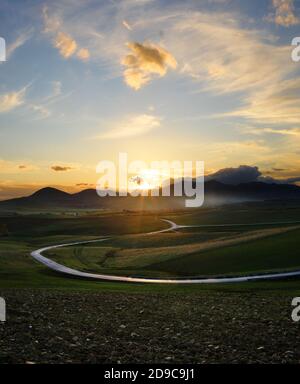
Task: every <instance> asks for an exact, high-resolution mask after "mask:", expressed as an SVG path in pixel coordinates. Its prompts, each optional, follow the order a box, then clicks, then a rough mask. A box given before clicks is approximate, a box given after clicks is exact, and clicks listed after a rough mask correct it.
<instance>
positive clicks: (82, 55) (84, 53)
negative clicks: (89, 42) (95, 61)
mask: <svg viewBox="0 0 300 384" xmlns="http://www.w3.org/2000/svg"><path fill="white" fill-rule="evenodd" d="M76 55H77V57H78V58H79V59H81V60H88V59H89V58H90V51H89V50H88V49H87V48H81V49H79V50H78V51H77V54H76Z"/></svg>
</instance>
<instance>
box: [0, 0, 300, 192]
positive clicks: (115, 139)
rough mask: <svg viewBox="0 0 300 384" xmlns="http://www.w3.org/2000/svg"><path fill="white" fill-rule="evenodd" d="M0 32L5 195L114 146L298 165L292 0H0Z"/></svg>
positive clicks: (140, 155)
mask: <svg viewBox="0 0 300 384" xmlns="http://www.w3.org/2000/svg"><path fill="white" fill-rule="evenodd" d="M0 36H1V37H3V38H5V40H6V44H7V61H6V62H2V63H0V148H1V150H0V199H4V198H8V197H13V196H20V195H23V194H28V193H31V192H32V191H34V190H36V189H38V188H40V187H42V186H48V185H51V186H59V187H61V188H65V189H66V190H70V191H71V190H78V189H80V188H87V187H92V186H94V184H95V183H96V181H97V177H98V176H97V174H96V172H95V167H96V165H97V163H98V162H99V161H101V160H115V159H117V157H118V153H119V152H120V151H121V152H128V155H129V158H130V159H132V160H145V161H151V160H203V161H205V167H206V172H207V173H212V172H215V171H217V170H218V169H220V168H225V167H238V166H239V165H250V166H257V167H259V169H260V171H261V172H262V173H263V174H264V175H271V176H273V177H275V178H278V179H281V178H282V179H285V178H297V177H299V176H300V146H299V144H300V104H299V98H300V62H298V63H296V62H293V61H292V60H291V52H292V49H293V48H292V46H291V41H292V39H293V38H294V37H295V36H300V1H297V0H296V1H293V0H251V1H240V0H197V1H196V0H194V1H193V0H190V1H184V2H183V1H175V0H172V1H170V0H160V1H159V0H120V1H117V0H102V1H101V0H85V1H84V0H61V1H56V0H52V1H48V2H47V1H33V0H32V1H30V0H28V1H24V0H1V3H0Z"/></svg>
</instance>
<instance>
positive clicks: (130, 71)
mask: <svg viewBox="0 0 300 384" xmlns="http://www.w3.org/2000/svg"><path fill="white" fill-rule="evenodd" d="M127 46H128V48H129V49H130V50H131V51H132V53H130V54H128V55H126V56H125V57H124V58H123V60H122V64H123V65H124V66H126V67H127V69H125V71H124V79H125V82H126V84H127V85H129V86H130V87H131V88H133V89H135V90H138V89H140V88H141V87H142V86H143V85H145V84H147V83H149V81H150V80H151V79H152V77H153V75H155V74H157V75H159V76H160V77H162V76H165V74H166V73H167V70H168V68H172V69H175V68H176V67H177V61H176V60H175V58H174V57H173V56H172V55H171V53H169V52H168V51H167V50H165V49H164V48H162V47H160V46H159V45H156V44H152V43H144V44H141V43H136V42H133V43H128V44H127Z"/></svg>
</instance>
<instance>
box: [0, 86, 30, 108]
mask: <svg viewBox="0 0 300 384" xmlns="http://www.w3.org/2000/svg"><path fill="white" fill-rule="evenodd" d="M26 88H27V87H24V88H22V89H20V90H19V91H14V92H9V93H6V94H4V95H0V113H3V112H9V111H11V110H12V109H15V108H17V107H19V106H20V105H22V104H24V102H25V101H24V97H25V93H26Z"/></svg>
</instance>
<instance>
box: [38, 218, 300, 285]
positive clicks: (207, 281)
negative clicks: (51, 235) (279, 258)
mask: <svg viewBox="0 0 300 384" xmlns="http://www.w3.org/2000/svg"><path fill="white" fill-rule="evenodd" d="M163 221H165V222H167V223H168V224H169V225H170V227H169V228H166V229H162V230H159V231H155V232H148V233H145V234H143V235H154V234H158V233H164V232H169V231H173V230H177V229H181V228H192V227H213V226H215V227H218V226H222V227H224V226H226V224H219V225H218V224H217V225H207V226H204V225H203V226H202V225H197V226H195V225H177V224H176V223H174V222H173V221H171V220H165V219H163ZM293 223H299V222H281V223H280V222H277V223H256V224H228V225H227V226H239V225H260V224H269V225H273V224H274V225H275V224H293ZM109 238H110V237H102V238H100V239H95V240H87V241H78V242H74V243H66V244H59V245H51V246H48V247H44V248H40V249H37V250H36V251H33V252H31V256H32V257H33V258H34V259H35V260H37V261H38V262H40V263H42V264H44V265H46V266H47V267H48V268H50V269H52V270H54V271H56V272H60V273H63V274H67V275H71V276H76V277H82V278H87V279H93V280H108V281H119V282H129V283H152V284H216V283H241V282H246V281H258V280H272V279H282V278H288V277H296V276H300V270H298V271H292V272H282V273H281V272H279V273H265V274H258V275H249V276H235V277H216V278H201V279H199V278H194V279H193V278H190V279H155V278H143V277H129V276H115V275H102V274H98V273H89V272H82V271H78V270H76V269H73V268H69V267H66V266H64V265H62V264H59V263H57V262H55V261H53V260H50V259H48V258H47V257H45V256H43V255H42V253H43V252H45V251H49V250H51V249H55V248H62V247H69V246H72V245H80V244H88V243H96V242H102V241H106V240H108V239H109Z"/></svg>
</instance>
